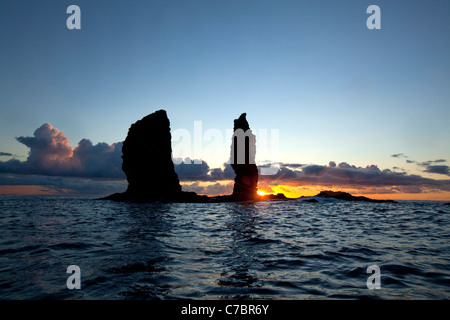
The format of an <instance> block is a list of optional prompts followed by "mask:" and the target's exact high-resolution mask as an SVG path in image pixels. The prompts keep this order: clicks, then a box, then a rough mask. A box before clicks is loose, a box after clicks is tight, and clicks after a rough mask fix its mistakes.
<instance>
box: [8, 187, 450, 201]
mask: <svg viewBox="0 0 450 320" xmlns="http://www.w3.org/2000/svg"><path fill="white" fill-rule="evenodd" d="M202 184H203V185H208V183H205V182H203V183H202ZM183 189H184V188H183ZM325 190H332V191H343V192H348V193H350V194H351V195H353V196H364V197H368V198H372V199H378V200H424V201H450V192H428V193H370V192H368V190H364V189H357V188H339V187H336V186H334V187H324V186H290V185H273V186H272V185H269V186H266V185H265V186H261V187H259V191H261V192H264V193H273V194H277V193H283V194H284V195H285V196H286V197H288V198H299V197H302V196H305V197H308V196H314V195H317V194H318V193H320V192H321V191H325ZM63 191H64V193H61V192H58V191H56V190H54V189H51V188H48V187H46V186H41V185H1V186H0V195H17V196H27V195H31V196H34V195H39V196H45V195H51V196H54V195H68V196H70V195H71V190H68V189H64V190H63ZM199 194H201V193H199ZM207 195H209V196H214V195H216V194H214V195H212V194H207ZM217 195H219V194H217ZM220 195H224V194H220ZM92 196H101V195H92Z"/></svg>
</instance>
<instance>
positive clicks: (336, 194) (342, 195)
mask: <svg viewBox="0 0 450 320" xmlns="http://www.w3.org/2000/svg"><path fill="white" fill-rule="evenodd" d="M315 197H317V198H333V199H338V200H345V201H366V202H390V203H395V201H394V200H376V199H370V198H367V197H363V196H352V195H351V194H350V193H347V192H342V191H321V192H320V193H319V194H317V195H316V196H315Z"/></svg>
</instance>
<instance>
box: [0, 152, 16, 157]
mask: <svg viewBox="0 0 450 320" xmlns="http://www.w3.org/2000/svg"><path fill="white" fill-rule="evenodd" d="M12 156H13V154H12V153H9V152H1V151H0V157H12Z"/></svg>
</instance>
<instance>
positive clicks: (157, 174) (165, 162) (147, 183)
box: [122, 110, 181, 199]
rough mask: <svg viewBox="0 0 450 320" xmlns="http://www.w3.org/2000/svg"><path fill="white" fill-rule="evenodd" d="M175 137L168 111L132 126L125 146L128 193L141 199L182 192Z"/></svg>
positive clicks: (171, 195)
mask: <svg viewBox="0 0 450 320" xmlns="http://www.w3.org/2000/svg"><path fill="white" fill-rule="evenodd" d="M171 141H172V136H171V134H170V122H169V118H168V117H167V113H166V111H165V110H159V111H156V112H154V113H152V114H149V115H148V116H146V117H144V118H142V119H141V120H138V121H137V122H135V123H134V124H132V125H131V127H130V129H129V130H128V135H127V137H126V139H125V141H124V142H123V146H122V159H123V162H122V170H123V172H125V175H126V176H127V180H128V189H127V191H126V193H127V194H128V195H130V196H132V197H135V198H138V199H151V198H167V197H174V196H177V195H179V194H180V193H181V185H180V181H179V180H178V175H177V174H176V172H175V167H174V164H173V161H172V145H171Z"/></svg>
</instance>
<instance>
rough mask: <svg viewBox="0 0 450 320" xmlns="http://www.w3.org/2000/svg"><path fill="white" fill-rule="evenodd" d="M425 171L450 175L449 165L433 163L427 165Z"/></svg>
mask: <svg viewBox="0 0 450 320" xmlns="http://www.w3.org/2000/svg"><path fill="white" fill-rule="evenodd" d="M424 172H428V173H437V174H445V175H447V176H450V167H449V166H444V165H441V166H433V165H429V166H427V168H426V169H425V170H424Z"/></svg>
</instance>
